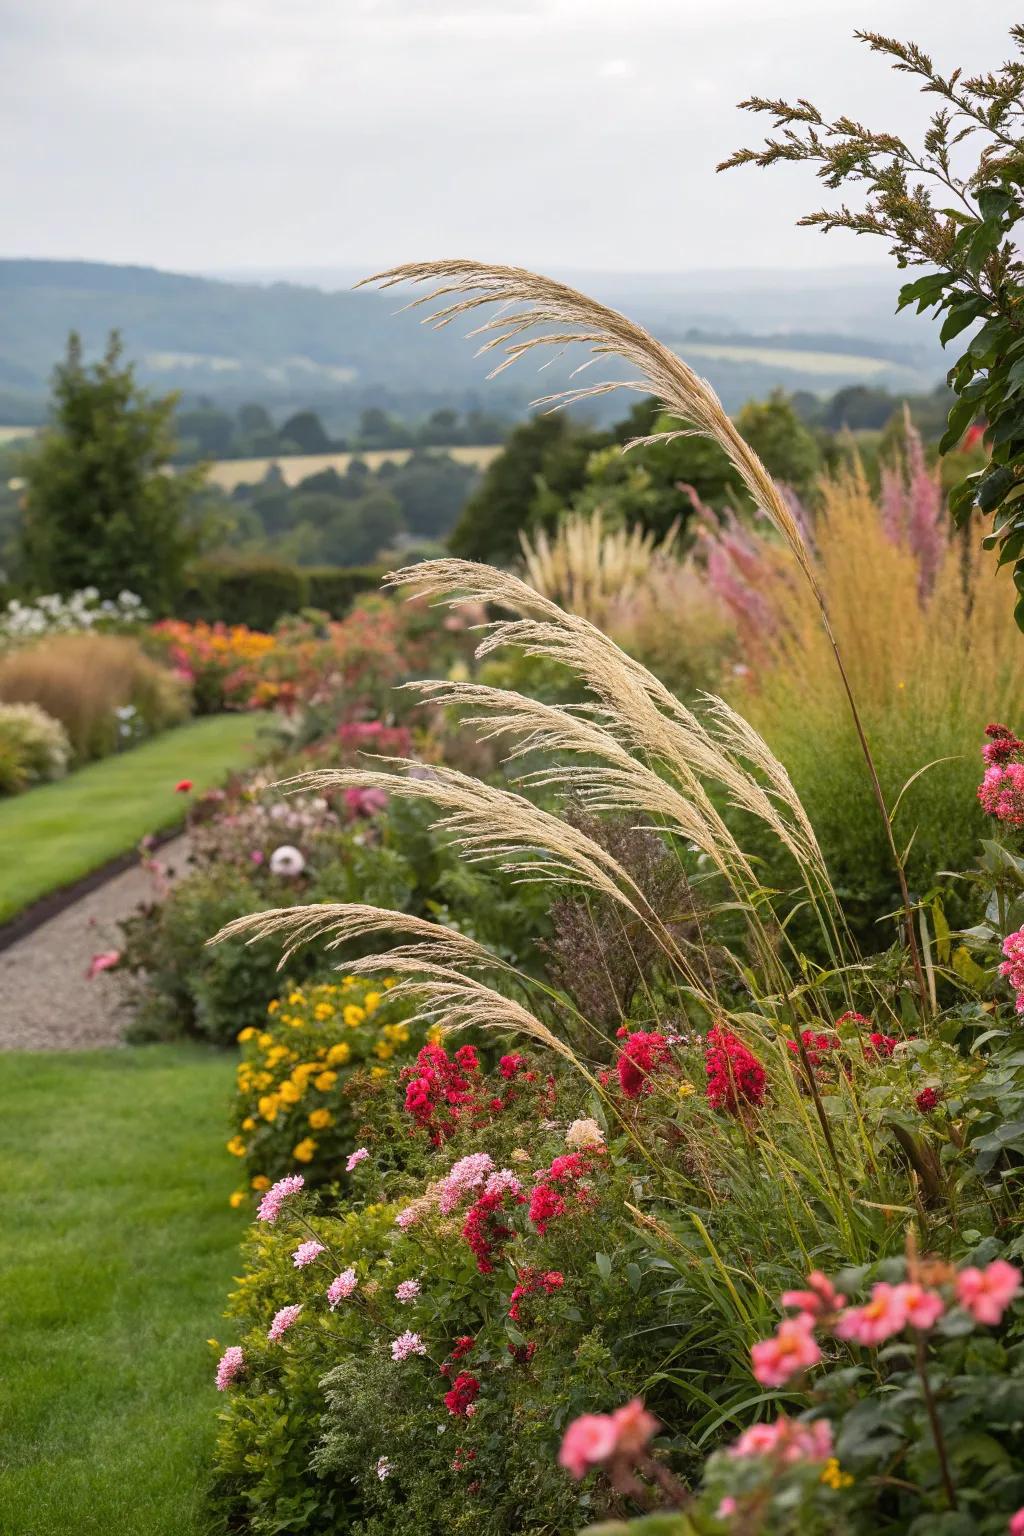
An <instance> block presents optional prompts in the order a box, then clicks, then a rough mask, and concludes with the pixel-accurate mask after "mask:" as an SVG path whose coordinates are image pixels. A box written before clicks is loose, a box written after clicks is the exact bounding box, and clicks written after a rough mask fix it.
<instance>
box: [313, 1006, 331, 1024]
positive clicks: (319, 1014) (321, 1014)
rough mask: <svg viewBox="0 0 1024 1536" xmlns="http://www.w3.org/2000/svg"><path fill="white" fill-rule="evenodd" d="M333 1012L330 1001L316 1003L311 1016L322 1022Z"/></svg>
mask: <svg viewBox="0 0 1024 1536" xmlns="http://www.w3.org/2000/svg"><path fill="white" fill-rule="evenodd" d="M333 1012H334V1009H333V1008H332V1007H331V1005H330V1003H317V1005H316V1007H315V1008H314V1009H313V1017H314V1019H316V1020H318V1021H319V1023H321V1024H323V1023H324V1021H325V1020H326V1019H329V1018H330V1017H331V1014H332V1013H333Z"/></svg>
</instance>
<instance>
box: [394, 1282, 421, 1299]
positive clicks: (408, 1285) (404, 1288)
mask: <svg viewBox="0 0 1024 1536" xmlns="http://www.w3.org/2000/svg"><path fill="white" fill-rule="evenodd" d="M419 1293H420V1282H419V1281H418V1280H402V1281H400V1282H399V1283H398V1285H397V1286H396V1287H395V1296H396V1298H397V1300H398V1301H400V1302H402V1304H403V1305H407V1304H408V1303H409V1302H410V1301H415V1300H416V1297H417V1296H418V1295H419Z"/></svg>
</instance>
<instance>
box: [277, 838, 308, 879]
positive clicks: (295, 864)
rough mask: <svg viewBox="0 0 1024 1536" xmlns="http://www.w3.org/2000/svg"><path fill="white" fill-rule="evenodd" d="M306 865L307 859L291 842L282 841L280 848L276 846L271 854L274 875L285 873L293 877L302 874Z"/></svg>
mask: <svg viewBox="0 0 1024 1536" xmlns="http://www.w3.org/2000/svg"><path fill="white" fill-rule="evenodd" d="M305 867H306V861H305V859H304V858H303V856H302V854H301V853H300V852H299V850H298V849H297V848H293V847H292V845H291V843H282V844H281V847H280V848H275V849H274V851H273V853H272V854H271V855H270V873H271V874H272V875H285V876H287V877H289V878H290V877H292V876H295V875H301V874H302V871H303V870H304V869H305Z"/></svg>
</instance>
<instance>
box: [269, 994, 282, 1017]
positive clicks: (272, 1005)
mask: <svg viewBox="0 0 1024 1536" xmlns="http://www.w3.org/2000/svg"><path fill="white" fill-rule="evenodd" d="M280 1006H281V1004H280V1003H279V1002H278V1000H277V998H276V997H275V998H274V1001H273V1002H272V1003H268V1004H267V1012H268V1013H276V1012H277V1010H278V1009H279V1008H280Z"/></svg>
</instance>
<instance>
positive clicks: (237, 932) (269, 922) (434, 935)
mask: <svg viewBox="0 0 1024 1536" xmlns="http://www.w3.org/2000/svg"><path fill="white" fill-rule="evenodd" d="M389 931H396V932H404V933H409V934H414V935H415V936H416V937H417V938H419V939H421V940H423V941H425V943H426V946H427V947H429V949H430V951H431V953H432V955H433V956H434V957H435V958H436V959H438V960H443V961H445V962H450V963H452V964H462V965H484V964H486V965H489V966H496V967H498V968H507V967H506V965H505V962H504V961H503V960H499V959H498V957H497V955H492V954H491V952H490V950H488V949H485V948H484V947H483V945H482V944H479V943H478V942H477V941H476V939H471V938H469V937H468V936H467V935H466V934H464V933H460V932H458V930H457V929H454V928H444V927H442V926H441V925H440V924H439V923H430V922H428V921H427V920H426V918H424V917H416V916H414V915H413V914H412V913H411V912H392V911H389V909H388V908H387V907H371V906H365V905H363V904H362V903H361V902H354V901H353V902H338V903H334V902H317V903H315V904H313V905H312V906H304V907H280V908H277V909H275V910H273V911H269V912H250V913H248V914H246V916H244V917H236V918H234V919H233V921H232V922H230V923H226V924H225V926H224V927H223V928H222V929H221V930H220V932H219V933H216V934H214V936H213V938H212V939H207V941H206V942H207V944H219V943H221V941H222V940H224V939H244V940H245V942H246V944H256V943H258V942H259V940H260V939H266V938H273V937H277V936H279V935H284V936H286V937H287V938H288V940H289V942H288V946H287V948H286V949H285V951H284V953H283V954H282V956H281V964H280V966H279V967H278V969H279V970H280V968H281V966H284V965H285V964H286V963H287V961H288V960H289V959H290V957H291V956H292V955H293V954H294V953H295V951H296V950H297V949H299V948H300V947H301V946H302V945H303V944H309V943H311V942H312V941H313V940H314V939H322V938H325V937H327V936H328V935H330V942H329V943H328V944H326V945H325V946H324V947H325V948H326V949H328V950H331V949H338V948H339V947H340V946H341V945H342V944H347V943H348V942H349V940H350V939H365V938H369V937H370V936H371V935H373V934H378V933H387V932H389ZM396 953H397V951H396Z"/></svg>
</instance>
